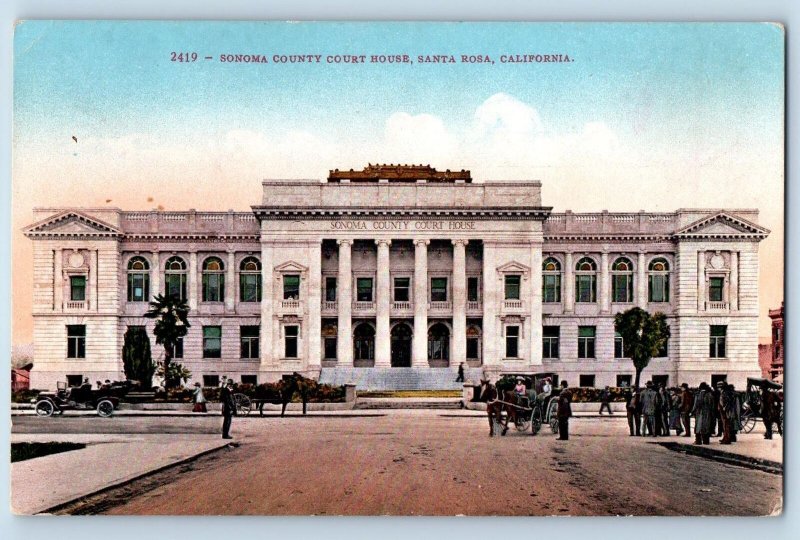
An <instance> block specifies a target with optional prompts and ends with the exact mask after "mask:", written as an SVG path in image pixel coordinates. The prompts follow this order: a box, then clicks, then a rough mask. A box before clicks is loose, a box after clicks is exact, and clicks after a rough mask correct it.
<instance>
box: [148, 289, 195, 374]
mask: <svg viewBox="0 0 800 540" xmlns="http://www.w3.org/2000/svg"><path fill="white" fill-rule="evenodd" d="M144 316H145V317H147V318H148V319H155V321H156V324H155V327H154V328H153V334H154V335H155V336H156V343H157V344H159V345H163V347H164V368H163V371H164V388H172V386H173V383H175V382H176V380H175V378H174V377H173V374H174V371H173V370H171V369H170V362H171V361H172V354H173V351H174V350H175V345H176V344H177V343H178V340H179V339H180V338H182V337H183V336H185V335H186V332H188V331H189V327H190V326H191V325H190V324H189V318H188V316H189V306H188V305H186V301H185V300H180V299H178V298H177V297H175V296H165V295H162V294H159V295H156V297H155V298H154V299H153V301H152V302H150V309H149V310H148V311H147V313H145V314H144Z"/></svg>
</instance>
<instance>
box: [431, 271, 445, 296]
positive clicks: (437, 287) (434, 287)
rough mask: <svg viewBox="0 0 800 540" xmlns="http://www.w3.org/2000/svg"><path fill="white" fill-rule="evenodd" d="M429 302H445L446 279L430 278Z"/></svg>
mask: <svg viewBox="0 0 800 540" xmlns="http://www.w3.org/2000/svg"><path fill="white" fill-rule="evenodd" d="M431 302H447V278H446V277H434V278H431Z"/></svg>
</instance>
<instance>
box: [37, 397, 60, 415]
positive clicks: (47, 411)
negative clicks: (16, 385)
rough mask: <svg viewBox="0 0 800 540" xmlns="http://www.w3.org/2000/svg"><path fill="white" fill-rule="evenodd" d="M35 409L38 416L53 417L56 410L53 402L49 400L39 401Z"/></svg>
mask: <svg viewBox="0 0 800 540" xmlns="http://www.w3.org/2000/svg"><path fill="white" fill-rule="evenodd" d="M34 409H35V410H36V416H53V413H54V412H55V410H56V408H55V406H53V402H52V401H50V400H48V399H42V400H39V401H37V402H36V406H35V407H34Z"/></svg>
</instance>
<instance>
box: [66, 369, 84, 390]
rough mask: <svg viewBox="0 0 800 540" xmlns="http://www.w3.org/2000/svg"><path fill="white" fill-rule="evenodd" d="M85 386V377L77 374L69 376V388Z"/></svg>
mask: <svg viewBox="0 0 800 540" xmlns="http://www.w3.org/2000/svg"><path fill="white" fill-rule="evenodd" d="M81 384H83V375H81V374H79V373H76V374H72V375H67V386H69V387H70V388H75V387H78V386H80V385H81Z"/></svg>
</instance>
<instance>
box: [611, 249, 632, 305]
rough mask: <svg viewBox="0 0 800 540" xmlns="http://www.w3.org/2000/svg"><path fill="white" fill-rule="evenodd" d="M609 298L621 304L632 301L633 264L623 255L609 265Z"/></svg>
mask: <svg viewBox="0 0 800 540" xmlns="http://www.w3.org/2000/svg"><path fill="white" fill-rule="evenodd" d="M611 299H612V302H617V303H621V304H628V303H630V302H633V264H632V263H631V261H630V260H629V259H626V258H625V257H620V258H619V259H617V260H616V261H614V264H613V265H611Z"/></svg>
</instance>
